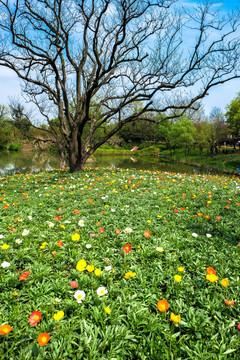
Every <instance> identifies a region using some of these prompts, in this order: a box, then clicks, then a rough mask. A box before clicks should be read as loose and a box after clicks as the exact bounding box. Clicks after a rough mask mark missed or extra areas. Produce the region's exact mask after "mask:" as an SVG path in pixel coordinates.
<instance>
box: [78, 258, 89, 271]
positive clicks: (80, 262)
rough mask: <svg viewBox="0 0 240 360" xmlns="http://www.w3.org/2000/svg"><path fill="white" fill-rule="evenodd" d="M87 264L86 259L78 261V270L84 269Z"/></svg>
mask: <svg viewBox="0 0 240 360" xmlns="http://www.w3.org/2000/svg"><path fill="white" fill-rule="evenodd" d="M86 266H87V263H86V261H85V260H84V259H81V260H79V261H78V263H77V266H76V269H77V270H78V271H84V270H85V268H86Z"/></svg>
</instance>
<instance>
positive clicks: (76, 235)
mask: <svg viewBox="0 0 240 360" xmlns="http://www.w3.org/2000/svg"><path fill="white" fill-rule="evenodd" d="M79 239H80V235H79V234H78V233H75V234H73V235H72V240H73V241H78V240H79Z"/></svg>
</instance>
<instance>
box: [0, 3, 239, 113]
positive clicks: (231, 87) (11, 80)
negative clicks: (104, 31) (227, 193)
mask: <svg viewBox="0 0 240 360" xmlns="http://www.w3.org/2000/svg"><path fill="white" fill-rule="evenodd" d="M180 2H182V3H184V4H185V5H188V6H189V7H192V6H194V4H196V1H195V0H181V1H180ZM219 6H221V8H222V11H228V10H231V9H234V8H236V7H240V0H222V1H219ZM238 92H240V79H235V80H231V81H229V82H227V83H225V84H222V85H219V86H216V87H214V88H212V89H211V90H210V91H209V95H208V96H207V97H206V98H205V99H204V100H203V105H204V108H205V113H206V115H208V114H209V113H210V111H211V109H212V108H213V107H215V106H217V107H220V108H221V109H222V111H224V112H225V109H226V105H227V104H229V103H230V102H231V101H232V99H233V98H234V97H235V96H236V95H237V93H238ZM20 94H21V89H20V82H19V80H18V78H17V76H16V75H15V73H14V72H13V71H11V70H9V69H7V68H4V67H0V104H8V103H9V100H10V98H11V97H18V98H19V99H21V96H20Z"/></svg>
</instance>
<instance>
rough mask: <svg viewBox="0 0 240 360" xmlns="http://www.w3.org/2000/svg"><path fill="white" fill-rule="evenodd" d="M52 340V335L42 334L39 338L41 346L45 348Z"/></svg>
mask: <svg viewBox="0 0 240 360" xmlns="http://www.w3.org/2000/svg"><path fill="white" fill-rule="evenodd" d="M49 339H50V335H49V334H48V333H42V334H40V335H39V336H38V344H39V345H40V346H45V345H46V344H47V343H48V342H49Z"/></svg>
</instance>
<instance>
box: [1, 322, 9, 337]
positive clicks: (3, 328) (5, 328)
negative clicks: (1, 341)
mask: <svg viewBox="0 0 240 360" xmlns="http://www.w3.org/2000/svg"><path fill="white" fill-rule="evenodd" d="M10 331H12V327H11V326H10V325H7V324H4V325H2V326H0V334H2V335H7V334H8V333H10Z"/></svg>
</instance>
